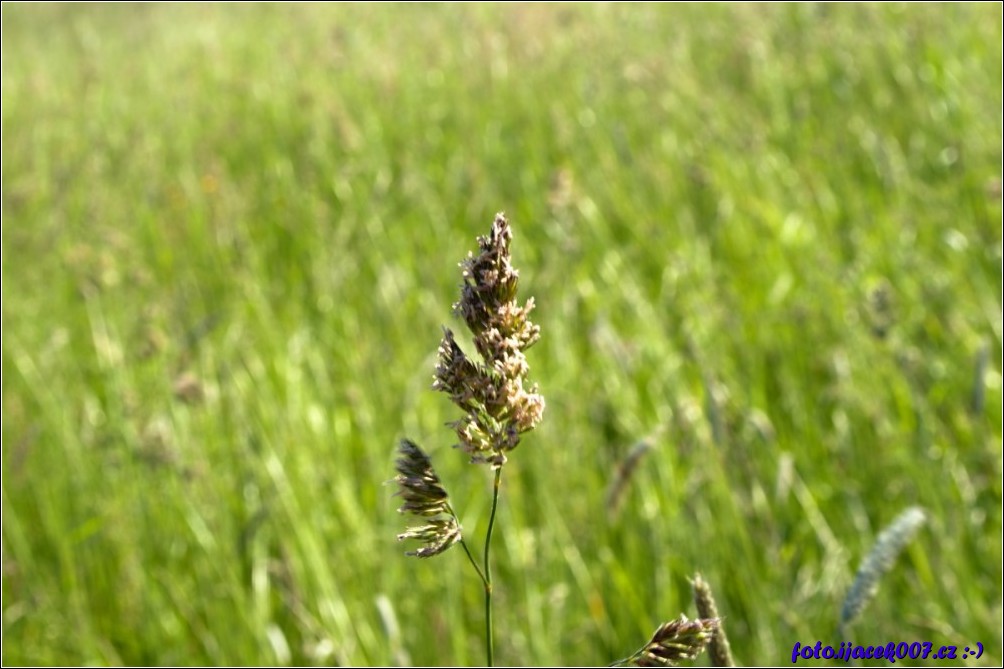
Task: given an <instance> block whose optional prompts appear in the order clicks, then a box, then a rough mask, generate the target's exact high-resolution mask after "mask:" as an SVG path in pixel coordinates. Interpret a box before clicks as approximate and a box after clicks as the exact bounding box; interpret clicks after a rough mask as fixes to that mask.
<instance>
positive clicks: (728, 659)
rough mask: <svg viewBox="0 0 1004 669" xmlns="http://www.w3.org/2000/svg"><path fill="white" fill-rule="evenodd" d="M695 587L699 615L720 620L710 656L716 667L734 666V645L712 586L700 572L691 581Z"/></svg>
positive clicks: (695, 602)
mask: <svg viewBox="0 0 1004 669" xmlns="http://www.w3.org/2000/svg"><path fill="white" fill-rule="evenodd" d="M691 585H692V586H693V588H694V604H695V605H696V606H697V615H698V616H699V617H701V618H712V619H715V620H718V621H719V622H718V627H717V629H715V631H714V633H713V634H712V635H711V641H710V642H709V643H708V657H709V658H710V659H711V665H712V666H714V667H734V666H736V661H735V659H734V658H733V657H732V647H731V646H730V645H729V639H728V637H727V636H725V625H724V623H723V622H722V619H721V617H720V616H719V615H718V606H717V605H716V604H715V597H714V595H712V594H711V586H710V585H708V582H707V581H705V580H704V577H703V576H701V575H700V574H695V575H694V580H693V581H692V582H691Z"/></svg>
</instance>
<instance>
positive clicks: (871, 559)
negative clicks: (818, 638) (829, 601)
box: [838, 507, 927, 638]
mask: <svg viewBox="0 0 1004 669" xmlns="http://www.w3.org/2000/svg"><path fill="white" fill-rule="evenodd" d="M926 520H927V518H926V516H925V515H924V511H923V510H922V509H920V508H919V507H910V508H909V509H907V510H906V511H904V512H903V513H901V514H899V516H898V517H897V518H896V520H894V521H893V522H892V524H890V525H889V526H888V527H886V528H885V529H884V530H882V533H881V534H879V536H878V539H877V540H876V541H875V546H874V547H872V550H871V552H870V553H868V555H867V557H865V560H864V562H862V563H861V568H860V569H858V573H857V576H856V577H855V578H854V583H853V584H851V589H850V591H849V592H848V593H847V597H845V598H844V606H843V609H842V610H841V612H840V626H839V627H838V636H839V637H840V638H843V631H844V628H845V627H846V626H847V625H848V624H850V623H851V622H853V621H854V620H855V619H856V618H857V617H858V615H860V614H861V611H862V610H863V609H864V608H865V606H866V605H867V604H868V602H870V601H871V600H872V598H873V597H874V596H875V593H877V592H878V585H879V581H880V580H881V579H882V576H884V575H885V573H886V572H888V571H889V570H890V569H891V568H892V565H893V563H894V562H895V561H896V557H897V556H898V555H899V553H900V551H902V550H903V547H904V546H906V545H907V544H908V543H910V539H912V538H913V535H914V534H915V533H916V532H917V530H918V529H920V527H921V525H923V524H924V522H925V521H926Z"/></svg>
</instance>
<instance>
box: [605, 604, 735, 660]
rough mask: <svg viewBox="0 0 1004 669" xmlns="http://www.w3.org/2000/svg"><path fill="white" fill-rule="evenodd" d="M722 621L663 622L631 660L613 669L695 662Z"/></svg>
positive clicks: (682, 620) (679, 619)
mask: <svg viewBox="0 0 1004 669" xmlns="http://www.w3.org/2000/svg"><path fill="white" fill-rule="evenodd" d="M719 623H720V621H719V620H718V619H717V618H699V619H697V620H688V619H687V616H685V615H682V614H681V615H680V617H679V618H677V619H676V620H671V621H669V622H668V623H663V624H662V625H660V626H659V629H657V630H656V631H655V634H653V635H652V638H651V640H649V642H648V643H647V644H645V645H644V646H643V647H642V648H640V649H639V650H637V651H636V652H635V653H634V654H633V655H631V656H630V657H626V658H624V659H623V660H618V661H617V662H614V663H613V664H611V665H609V666H611V667H626V666H629V665H634V666H636V667H675V666H676V664H677V663H678V662H679V661H680V660H692V659H694V658H695V657H697V656H698V655H699V654H700V653H701V651H703V650H704V647H705V646H707V645H708V642H709V641H710V640H711V637H712V635H713V634H714V632H715V630H716V629H718V626H719Z"/></svg>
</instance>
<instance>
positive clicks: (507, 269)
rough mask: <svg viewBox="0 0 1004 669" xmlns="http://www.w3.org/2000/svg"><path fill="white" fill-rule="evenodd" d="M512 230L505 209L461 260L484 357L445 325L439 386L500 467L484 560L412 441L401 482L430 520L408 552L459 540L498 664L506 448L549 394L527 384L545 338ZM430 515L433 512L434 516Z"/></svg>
mask: <svg viewBox="0 0 1004 669" xmlns="http://www.w3.org/2000/svg"><path fill="white" fill-rule="evenodd" d="M511 241H512V230H511V228H510V227H509V222H508V221H507V220H506V217H505V214H501V213H499V214H496V215H495V220H494V221H493V222H492V227H491V230H490V232H489V234H488V235H485V236H483V237H478V246H479V251H478V254H477V255H474V254H473V253H470V254H468V256H467V259H466V260H464V261H463V262H462V263H461V267H462V268H463V272H462V275H463V285H462V287H461V293H460V300H459V301H457V302H456V303H455V304H454V305H453V311H454V313H455V314H457V315H458V316H460V317H461V318H462V319H463V321H464V322H465V323H466V324H467V327H468V328H469V329H470V331H471V334H472V335H473V336H474V346H475V348H476V349H477V351H478V353H479V354H480V356H481V361H480V362H475V361H473V360H471V358H469V357H468V356H467V354H465V353H464V351H463V349H462V348H460V345H459V344H457V341H456V338H455V337H454V334H453V331H452V330H450V329H449V328H447V327H444V328H443V339H442V342H441V343H440V345H439V361H438V364H437V366H436V373H435V381H434V382H433V386H432V387H433V389H434V390H439V391H442V392H444V393H446V394H448V395H449V396H450V399H451V400H452V401H453V403H454V404H456V405H457V406H458V407H460V408H461V409H463V410H464V412H465V414H464V416H463V417H462V418H460V419H458V420H456V421H453V422H452V423H450V426H451V427H452V428H453V429H454V430H455V432H456V434H457V437H458V439H459V440H460V443H459V444H457V445H458V446H459V447H461V448H462V449H463V450H464V451H465V452H466V453H467V454H468V455H470V457H471V462H472V463H486V464H489V465H491V468H492V470H493V471H494V479H495V481H494V486H493V488H492V506H491V515H490V516H489V519H488V528H487V530H486V532H485V544H484V554H483V560H482V561H481V563H480V564H479V563H478V561H477V560H475V558H474V556H473V555H472V553H471V551H470V549H469V548H468V546H467V543H466V542H465V541H464V539H463V536H462V534H461V530H460V524H459V522H458V520H457V517H456V514H455V513H454V512H453V509H452V508H451V507H450V505H449V502H448V498H449V496H448V494H447V492H446V490H445V488H443V487H442V485H441V484H440V481H439V477H438V476H437V475H436V473H435V471H434V470H433V469H432V463H431V462H430V460H429V458H428V456H427V455H425V453H424V452H423V451H422V449H421V448H419V447H418V446H417V445H416V444H414V443H413V442H411V441H408V440H403V441H402V442H401V446H400V451H401V458H400V459H399V460H398V464H397V466H398V472H399V475H398V477H397V481H398V483H399V485H400V486H401V490H400V494H401V495H402V496H403V497H404V498H405V504H404V505H403V506H402V507H401V508H400V511H401V512H402V513H403V512H408V513H412V514H414V515H417V516H420V517H424V518H426V520H425V524H424V525H421V526H418V527H414V528H411V529H409V530H408V531H406V532H404V533H402V534H399V535H398V539H418V540H420V541H422V542H424V543H425V546H424V547H423V548H421V549H419V550H418V551H414V552H411V553H409V555H415V556H417V557H432V556H434V555H438V554H439V553H442V552H443V551H445V550H446V549H447V548H449V547H450V546H452V545H453V544H455V543H458V542H459V543H460V545H461V546H462V547H463V549H464V552H465V553H466V554H467V558H468V560H469V561H470V563H471V565H472V566H473V567H474V570H475V571H476V572H477V573H478V576H479V577H480V578H481V582H482V585H483V586H484V591H485V648H486V654H487V664H488V665H489V666H491V665H492V664H493V663H494V637H493V630H492V570H491V538H492V531H493V529H494V527H495V514H496V511H497V509H498V500H499V488H500V485H501V481H502V467H503V466H504V465H505V463H506V459H507V458H506V454H507V453H508V452H510V451H512V450H513V449H514V448H516V446H517V445H519V442H520V439H521V436H522V435H523V433H525V432H529V431H530V430H532V429H533V428H534V427H536V426H537V424H538V423H540V420H541V416H542V415H543V412H544V398H543V397H542V396H541V395H540V394H539V393H538V392H537V386H536V385H533V386H530V387H529V388H526V384H527V381H526V379H527V375H528V373H529V371H530V367H529V365H528V364H527V361H526V355H525V354H524V351H525V350H526V349H528V348H530V346H532V345H533V344H534V343H535V342H536V341H537V340H538V339H540V328H538V327H537V326H536V325H534V324H533V323H532V322H530V319H529V317H528V315H529V313H530V311H532V310H533V306H534V305H533V298H530V299H529V300H527V302H526V304H525V305H522V306H521V305H520V304H519V303H518V302H517V300H516V292H517V287H518V284H519V273H518V272H517V271H516V269H515V268H514V267H513V266H512V263H511V260H510V251H509V245H510V242H511ZM428 516H434V517H435V518H433V519H432V520H428V518H427V517H428Z"/></svg>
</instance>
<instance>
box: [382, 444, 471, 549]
mask: <svg viewBox="0 0 1004 669" xmlns="http://www.w3.org/2000/svg"><path fill="white" fill-rule="evenodd" d="M399 450H400V454H401V457H399V458H398V460H397V472H398V474H397V478H396V479H395V480H396V481H397V483H398V485H399V486H400V490H399V491H398V493H397V494H399V495H400V496H401V497H403V498H404V504H402V505H401V508H399V509H398V511H399V512H400V513H410V514H412V515H415V516H419V517H421V518H423V520H425V523H426V524H425V525H422V526H419V527H410V528H408V530H407V531H406V532H403V533H401V534H399V535H397V539H398V541H403V540H405V539H418V540H419V541H422V542H424V543H425V546H423V547H422V548H420V549H418V550H417V551H413V552H410V553H408V555H415V556H417V557H420V558H427V557H432V556H433V555H439V554H440V553H442V552H443V551H445V550H446V549H447V548H449V547H450V546H452V545H453V544H455V543H456V542H458V541H460V539H461V534H460V524H459V523H458V522H457V517H456V516H455V515H454V513H453V509H451V508H450V503H449V495H448V494H447V493H446V489H445V488H443V486H442V484H441V483H440V481H439V477H438V476H437V475H436V472H435V470H433V468H432V462H431V461H430V460H429V456H427V455H426V454H425V453H424V452H423V451H422V449H421V448H419V447H418V445H417V444H415V443H414V442H411V441H408V440H407V439H404V440H402V441H401V445H400V447H399Z"/></svg>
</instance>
